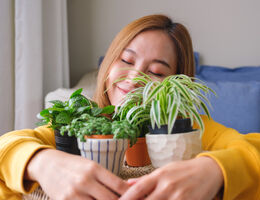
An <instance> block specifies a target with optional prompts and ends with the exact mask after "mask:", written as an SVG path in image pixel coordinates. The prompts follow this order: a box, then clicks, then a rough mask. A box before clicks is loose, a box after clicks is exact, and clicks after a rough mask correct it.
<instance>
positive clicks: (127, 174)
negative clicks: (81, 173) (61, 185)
mask: <svg viewBox="0 0 260 200" xmlns="http://www.w3.org/2000/svg"><path fill="white" fill-rule="evenodd" d="M153 170H154V168H153V166H152V165H147V166H145V167H129V166H127V165H124V166H123V167H122V169H121V171H120V174H119V176H120V177H121V178H122V179H124V180H127V179H129V178H137V177H140V176H143V175H145V174H149V173H151V172H152V171H153ZM23 200H50V198H49V197H48V196H47V195H46V194H45V193H44V192H43V190H42V189H41V188H40V187H39V188H37V189H36V190H35V191H34V192H32V193H31V194H28V195H24V196H23Z"/></svg>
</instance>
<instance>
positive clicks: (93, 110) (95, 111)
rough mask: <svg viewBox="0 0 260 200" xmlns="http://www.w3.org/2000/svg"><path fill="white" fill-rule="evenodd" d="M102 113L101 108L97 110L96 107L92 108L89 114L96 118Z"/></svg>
mask: <svg viewBox="0 0 260 200" xmlns="http://www.w3.org/2000/svg"><path fill="white" fill-rule="evenodd" d="M102 111H103V109H102V108H98V107H94V108H92V109H91V113H92V115H93V116H98V115H99V114H101V113H102Z"/></svg>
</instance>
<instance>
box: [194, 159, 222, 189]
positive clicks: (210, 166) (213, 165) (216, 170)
mask: <svg viewBox="0 0 260 200" xmlns="http://www.w3.org/2000/svg"><path fill="white" fill-rule="evenodd" d="M196 160H198V161H199V162H202V163H203V166H204V168H205V171H209V174H211V175H212V176H214V180H215V181H216V183H217V184H218V185H219V189H220V188H221V187H222V186H223V185H224V176H223V173H222V170H221V167H220V166H219V164H218V163H217V162H216V161H215V160H214V159H213V158H211V157H209V156H200V157H197V158H196Z"/></svg>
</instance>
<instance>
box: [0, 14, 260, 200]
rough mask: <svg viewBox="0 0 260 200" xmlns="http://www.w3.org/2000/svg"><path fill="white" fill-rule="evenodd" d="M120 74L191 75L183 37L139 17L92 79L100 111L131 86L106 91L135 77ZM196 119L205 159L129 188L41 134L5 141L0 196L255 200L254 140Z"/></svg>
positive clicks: (177, 27)
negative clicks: (34, 193) (40, 194)
mask: <svg viewBox="0 0 260 200" xmlns="http://www.w3.org/2000/svg"><path fill="white" fill-rule="evenodd" d="M122 67H132V68H133V69H137V70H140V71H142V72H144V73H147V74H151V75H153V76H157V77H158V78H160V79H161V80H162V79H164V78H165V77H166V76H168V75H171V74H176V73H183V74H186V75H189V76H194V58H193V50H192V43H191V39H190V36H189V34H188V32H187V30H186V29H185V27H184V26H182V25H181V24H178V23H173V22H172V21H171V20H170V19H169V18H168V17H166V16H163V15H151V16H146V17H143V18H141V19H138V20H136V21H134V22H132V23H130V24H129V25H128V26H126V27H125V28H124V29H123V30H122V31H121V32H120V33H119V34H118V35H117V36H116V38H115V39H114V41H113V42H112V44H111V46H110V48H109V49H108V51H107V54H106V56H105V58H104V61H103V63H102V66H101V69H100V72H99V75H98V83H97V84H98V86H97V91H96V94H95V97H94V100H95V101H97V102H98V104H99V105H100V106H106V105H109V104H114V105H117V104H118V102H119V101H120V100H121V99H122V98H123V97H124V95H125V94H126V93H127V92H129V91H130V90H132V89H133V88H135V87H138V85H135V84H133V83H132V82H131V81H128V80H125V81H121V82H118V83H117V84H112V83H113V81H114V80H116V79H117V78H118V77H120V76H121V75H122V73H124V74H125V73H127V76H129V77H132V76H135V75H136V73H135V72H134V71H127V72H126V71H123V72H122V71H120V70H118V69H119V68H122ZM107 77H108V79H106V78H107ZM104 80H106V81H105V82H104ZM107 88H110V89H109V90H108V92H107V93H104V91H105V90H106V89H107ZM203 120H204V123H205V132H204V136H203V138H202V142H203V147H204V150H206V151H208V152H205V153H202V154H200V155H198V157H196V158H194V159H191V160H188V161H180V162H173V163H170V164H169V165H167V166H165V167H162V168H160V169H157V170H155V171H154V172H153V173H151V174H149V175H146V176H143V177H141V178H139V179H132V180H129V181H128V182H125V181H123V180H121V179H120V178H118V177H116V176H115V175H113V174H111V173H110V172H108V171H107V170H105V169H103V168H102V167H101V166H99V165H97V164H96V163H94V162H92V161H89V160H86V159H84V158H81V157H79V156H74V155H70V154H67V153H63V152H59V151H56V150H54V136H53V132H52V131H51V130H50V129H48V128H46V127H39V128H37V129H35V130H21V131H14V132H11V133H8V134H5V135H4V136H2V137H1V139H0V162H1V167H0V197H1V198H3V199H5V198H9V197H10V196H12V195H13V196H15V195H16V197H17V198H19V194H18V193H17V192H21V193H25V192H29V191H32V190H33V189H34V188H35V187H36V186H37V185H36V184H35V181H37V182H38V183H39V184H40V185H41V186H42V188H43V190H44V191H45V192H46V193H47V194H48V195H49V196H50V197H51V198H52V199H102V200H103V199H118V195H120V196H121V197H120V199H123V200H124V199H142V198H146V199H156V200H158V199H178V200H179V199H203V200H209V199H212V198H214V196H215V195H216V194H217V193H218V192H219V191H222V188H223V191H224V192H223V198H224V199H257V198H258V196H259V192H260V191H259V180H260V178H259V176H260V169H259V168H260V167H259V166H260V137H259V136H258V135H257V134H248V135H240V134H238V133H237V132H236V131H235V130H233V129H228V128H226V127H224V126H222V125H220V124H218V123H215V122H214V121H212V120H207V119H206V118H203ZM17 166H19V167H17ZM117 194H118V195H117Z"/></svg>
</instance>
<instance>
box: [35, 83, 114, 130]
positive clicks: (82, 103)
mask: <svg viewBox="0 0 260 200" xmlns="http://www.w3.org/2000/svg"><path fill="white" fill-rule="evenodd" d="M81 93H82V88H80V89H78V90H76V91H75V92H73V93H72V94H71V96H70V98H69V100H68V101H65V102H62V101H59V100H53V101H50V103H52V104H53V106H52V107H50V108H46V109H44V110H42V111H41V112H40V113H39V114H38V115H37V117H38V118H39V119H41V120H42V121H41V122H40V123H37V125H46V124H49V127H50V128H52V129H54V130H60V128H61V127H62V126H64V125H68V124H70V123H71V122H72V120H73V119H74V118H77V117H79V116H81V115H82V114H84V113H87V114H89V115H91V116H99V115H101V114H111V113H113V112H114V109H115V107H114V106H112V105H110V106H107V107H104V108H99V107H98V105H97V103H95V102H94V101H91V100H90V99H88V98H86V97H85V96H84V95H82V94H81Z"/></svg>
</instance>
